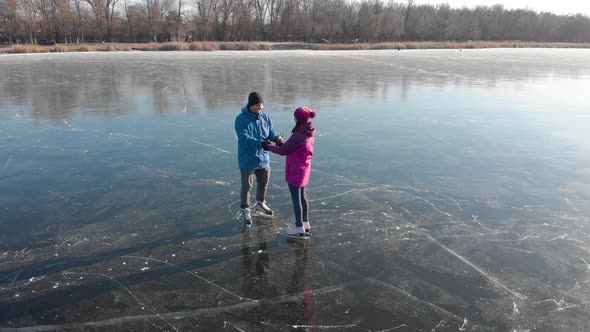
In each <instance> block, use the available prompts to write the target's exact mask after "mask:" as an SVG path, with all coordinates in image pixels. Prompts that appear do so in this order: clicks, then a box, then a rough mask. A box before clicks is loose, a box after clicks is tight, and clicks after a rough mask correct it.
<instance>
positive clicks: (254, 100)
mask: <svg viewBox="0 0 590 332" xmlns="http://www.w3.org/2000/svg"><path fill="white" fill-rule="evenodd" d="M260 103H264V101H263V100H262V96H260V95H259V94H258V92H252V93H250V95H248V107H250V106H252V105H257V104H260Z"/></svg>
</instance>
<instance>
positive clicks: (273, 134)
mask: <svg viewBox="0 0 590 332" xmlns="http://www.w3.org/2000/svg"><path fill="white" fill-rule="evenodd" d="M266 118H267V120H268V137H267V138H266V140H267V141H273V142H276V143H278V142H277V138H278V137H279V135H278V134H277V133H276V132H275V128H274V126H273V125H272V120H271V119H270V116H268V115H267V116H266Z"/></svg>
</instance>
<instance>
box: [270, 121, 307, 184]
mask: <svg viewBox="0 0 590 332" xmlns="http://www.w3.org/2000/svg"><path fill="white" fill-rule="evenodd" d="M314 136H315V128H314V126H313V124H312V123H311V122H307V123H305V124H302V125H301V126H299V127H298V128H297V129H296V130H295V132H294V133H293V135H291V137H289V139H288V140H287V141H286V142H285V144H283V146H281V147H278V146H274V145H270V146H269V148H268V149H269V151H271V152H273V153H276V154H279V155H281V156H285V155H286V156H287V162H286V165H285V180H286V181H287V183H288V184H290V185H292V186H295V187H305V186H307V183H308V182H309V175H310V174H311V159H312V158H313V145H314Z"/></svg>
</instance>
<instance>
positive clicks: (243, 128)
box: [235, 117, 263, 148]
mask: <svg viewBox="0 0 590 332" xmlns="http://www.w3.org/2000/svg"><path fill="white" fill-rule="evenodd" d="M235 128H236V135H237V136H238V142H239V143H240V144H244V145H246V146H251V147H255V148H261V147H262V142H263V141H262V140H259V139H256V138H254V137H252V136H251V135H250V133H249V132H248V122H247V121H244V120H243V119H242V118H241V117H237V118H236V124H235Z"/></svg>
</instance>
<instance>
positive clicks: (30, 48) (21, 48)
mask: <svg viewBox="0 0 590 332" xmlns="http://www.w3.org/2000/svg"><path fill="white" fill-rule="evenodd" d="M46 52H49V48H47V47H43V46H39V45H35V44H21V45H14V46H13V47H12V51H11V52H9V53H15V54H16V53H46Z"/></svg>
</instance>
